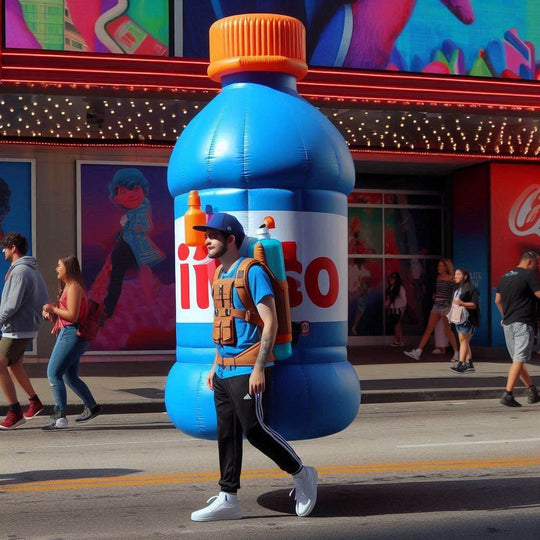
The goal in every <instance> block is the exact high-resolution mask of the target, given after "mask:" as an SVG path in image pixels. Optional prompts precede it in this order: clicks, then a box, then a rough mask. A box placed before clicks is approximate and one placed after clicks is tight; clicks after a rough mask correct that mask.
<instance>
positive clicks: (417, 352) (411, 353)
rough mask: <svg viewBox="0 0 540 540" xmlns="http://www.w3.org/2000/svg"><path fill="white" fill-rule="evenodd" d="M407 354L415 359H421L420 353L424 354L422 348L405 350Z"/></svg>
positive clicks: (404, 352)
mask: <svg viewBox="0 0 540 540" xmlns="http://www.w3.org/2000/svg"><path fill="white" fill-rule="evenodd" d="M403 354H405V356H408V357H409V358H412V359H413V360H420V355H421V354H422V349H413V350H412V351H403Z"/></svg>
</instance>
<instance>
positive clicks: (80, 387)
mask: <svg viewBox="0 0 540 540" xmlns="http://www.w3.org/2000/svg"><path fill="white" fill-rule="evenodd" d="M89 344H90V342H89V341H87V340H86V339H81V338H80V337H79V336H78V335H77V327H76V326H75V325H69V326H65V327H64V328H62V330H60V333H59V334H58V337H57V338H56V344H55V346H54V349H53V351H52V353H51V358H50V359H49V365H48V366H47V377H48V378H49V384H50V385H51V388H52V389H53V394H54V400H55V402H56V407H55V410H57V411H62V412H64V411H65V410H66V406H67V394H66V384H67V385H68V386H69V387H70V388H71V389H72V390H73V391H74V392H75V394H77V395H78V396H79V397H80V398H81V399H82V401H83V403H84V404H85V405H86V406H87V407H93V406H94V405H95V404H96V400H95V399H94V396H92V393H91V392H90V390H89V388H88V386H86V383H84V382H83V381H82V380H81V379H80V378H79V361H80V359H81V356H82V355H83V354H84V353H85V352H86V349H88V345H89Z"/></svg>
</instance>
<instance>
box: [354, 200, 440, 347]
mask: <svg viewBox="0 0 540 540" xmlns="http://www.w3.org/2000/svg"><path fill="white" fill-rule="evenodd" d="M348 201H349V205H350V206H349V210H348V229H349V230H348V255H349V336H352V337H354V336H385V335H386V336H392V335H393V333H394V321H395V317H390V316H385V315H387V314H386V310H385V292H386V287H387V281H388V276H389V275H390V273H392V272H398V273H399V274H400V278H401V280H402V284H403V287H404V290H405V293H406V297H407V308H406V310H405V313H404V316H403V319H402V328H403V333H404V335H406V336H407V335H409V336H410V335H421V334H422V332H423V331H424V329H425V325H426V322H427V318H428V317H429V312H430V310H431V307H432V296H433V290H434V284H435V277H436V274H437V262H438V259H439V258H440V257H442V256H443V254H444V245H443V230H442V227H443V220H442V218H443V213H442V212H443V210H442V194H441V193H436V192H405V191H390V190H381V191H380V192H376V191H365V192H364V191H362V190H355V191H353V192H352V193H351V194H350V195H349V198H348ZM352 343H354V341H353V342H352Z"/></svg>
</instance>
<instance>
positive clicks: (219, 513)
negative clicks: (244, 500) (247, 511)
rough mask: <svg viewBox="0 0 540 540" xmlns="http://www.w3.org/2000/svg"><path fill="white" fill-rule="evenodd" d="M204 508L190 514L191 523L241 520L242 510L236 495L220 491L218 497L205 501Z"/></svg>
mask: <svg viewBox="0 0 540 540" xmlns="http://www.w3.org/2000/svg"><path fill="white" fill-rule="evenodd" d="M206 502H207V503H209V505H208V506H207V507H206V508H202V509H201V510H197V511H196V512H193V513H192V514H191V520H192V521H220V520H224V519H241V518H242V509H241V508H240V503H239V502H238V499H237V497H236V495H232V494H231V493H225V492H224V491H221V492H220V493H219V495H216V496H215V497H211V498H210V499H208V501H206Z"/></svg>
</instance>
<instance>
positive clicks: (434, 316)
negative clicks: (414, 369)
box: [403, 258, 458, 362]
mask: <svg viewBox="0 0 540 540" xmlns="http://www.w3.org/2000/svg"><path fill="white" fill-rule="evenodd" d="M454 287H455V283H454V265H453V264H452V261H451V260H450V259H446V258H443V259H441V260H440V261H439V264H438V265H437V280H436V282H435V294H434V295H433V308H432V309H431V313H430V314H429V319H428V324H427V327H426V330H425V332H424V335H423V336H422V339H421V340H420V344H419V345H418V347H417V348H416V349H413V350H412V351H403V352H404V353H405V354H406V355H407V356H408V357H410V358H413V359H414V360H420V356H421V355H422V351H423V350H424V347H425V346H426V345H427V342H428V340H429V337H430V336H431V334H432V333H433V330H434V329H435V326H436V325H437V323H438V322H439V320H441V319H442V320H443V324H444V333H445V334H446V337H447V338H448V341H449V342H450V345H452V349H454V356H453V357H452V360H455V361H456V362H457V360H458V346H457V342H456V338H455V336H454V333H453V332H452V326H451V325H450V322H449V321H448V319H447V318H446V315H447V314H448V312H449V311H450V306H451V305H452V297H453V295H454Z"/></svg>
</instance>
